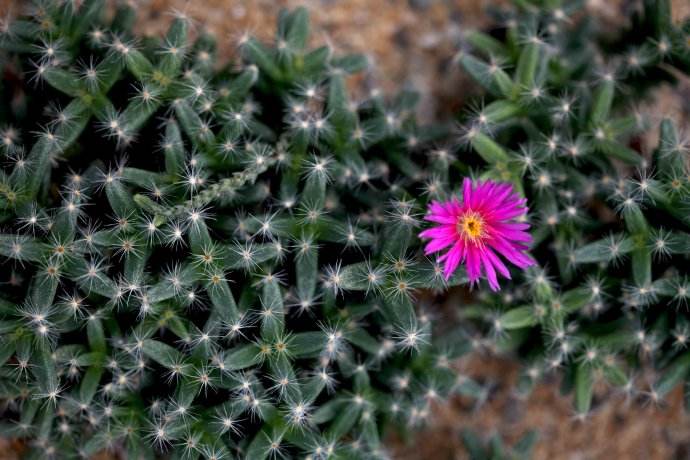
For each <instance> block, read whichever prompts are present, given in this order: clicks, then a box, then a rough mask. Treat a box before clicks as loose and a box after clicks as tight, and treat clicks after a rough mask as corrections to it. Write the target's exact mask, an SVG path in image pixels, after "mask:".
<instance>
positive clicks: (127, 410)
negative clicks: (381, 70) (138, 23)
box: [0, 0, 475, 459]
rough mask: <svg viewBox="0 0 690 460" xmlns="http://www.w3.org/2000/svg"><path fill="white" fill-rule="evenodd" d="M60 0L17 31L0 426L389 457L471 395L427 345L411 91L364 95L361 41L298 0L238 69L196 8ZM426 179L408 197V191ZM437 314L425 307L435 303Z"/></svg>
mask: <svg viewBox="0 0 690 460" xmlns="http://www.w3.org/2000/svg"><path fill="white" fill-rule="evenodd" d="M77 3H78V2H62V1H41V2H39V3H37V4H36V5H35V7H34V9H33V16H31V17H26V18H20V19H17V20H14V21H12V22H10V23H9V24H8V27H7V30H6V31H5V32H4V33H3V36H2V42H1V47H2V49H3V50H4V51H3V53H2V70H3V73H4V75H5V76H6V77H5V78H4V80H3V92H2V100H1V104H2V108H1V109H0V117H1V120H0V121H1V122H2V123H3V124H4V125H5V128H4V130H3V131H2V147H1V148H2V159H3V163H4V164H5V167H3V169H2V172H1V173H0V174H1V175H0V219H1V220H2V223H3V232H2V234H1V235H0V254H1V255H2V261H3V268H2V276H3V282H5V283H6V284H5V285H4V286H3V288H2V293H1V295H0V330H1V331H2V339H1V342H0V400H1V401H2V402H3V404H2V422H0V433H2V435H4V436H13V437H20V438H23V439H25V440H26V441H28V444H29V447H30V450H29V453H28V456H29V458H45V456H49V457H55V458H72V457H76V456H79V455H83V456H89V455H91V454H94V453H96V452H98V451H101V450H103V449H113V450H120V451H125V452H126V453H127V454H128V455H129V458H153V457H155V456H158V455H164V454H166V455H170V456H171V457H172V458H198V457H203V458H214V459H218V458H227V457H232V456H239V457H246V458H251V459H259V458H265V457H276V456H285V457H304V456H309V458H314V459H316V458H331V457H333V458H336V457H337V458H372V457H380V456H384V452H383V450H382V448H381V444H380V442H381V441H380V439H381V436H382V435H383V434H384V427H385V426H386V424H387V422H388V421H390V420H395V421H400V422H403V423H405V424H410V425H415V424H417V423H420V422H422V421H423V420H424V419H425V418H426V417H427V416H428V415H429V407H430V403H431V402H432V401H434V400H436V399H439V398H443V397H445V396H446V395H447V394H449V393H452V392H455V391H460V392H463V393H466V394H471V393H473V392H474V391H475V390H474V389H475V386H474V384H473V383H472V382H471V381H469V380H467V379H456V375H455V373H454V372H453V371H452V370H451V368H450V365H449V362H450V360H452V359H453V358H454V357H456V356H457V355H458V354H460V353H462V352H463V350H464V349H465V347H464V345H463V343H464V342H463V340H462V338H461V337H458V336H457V335H456V336H455V337H453V340H452V341H451V342H450V343H447V344H445V345H443V347H442V348H439V347H438V346H435V345H432V343H431V332H432V331H431V329H432V327H431V323H430V322H429V320H428V315H426V314H424V315H423V316H417V314H416V313H415V306H414V302H413V300H414V297H413V294H415V292H416V289H417V288H420V287H425V288H432V289H436V290H437V289H441V288H445V287H446V286H447V285H448V284H459V283H461V282H462V281H463V277H462V276H461V275H458V276H456V277H455V278H453V279H451V280H450V283H446V282H445V281H444V280H443V279H442V277H441V276H440V270H439V268H438V267H437V266H435V265H434V264H432V263H431V262H429V261H428V260H426V259H424V258H421V257H419V254H418V250H417V244H418V242H417V239H416V237H415V234H416V231H417V227H418V226H419V224H420V221H419V217H420V213H421V211H422V209H421V208H420V207H419V205H418V204H417V203H416V201H415V200H413V199H412V197H413V196H414V194H416V193H417V192H416V190H417V188H418V187H419V186H420V181H421V180H425V179H427V177H428V174H426V173H425V172H424V171H425V169H424V168H425V167H424V166H422V165H424V164H425V163H426V159H425V158H424V157H423V156H422V155H420V153H419V150H418V149H419V148H421V147H422V146H424V145H426V144H427V143H428V142H432V141H434V139H433V138H431V137H429V138H427V137H425V135H422V134H419V135H418V134H416V133H417V132H420V133H423V132H428V133H431V132H434V130H425V129H421V128H419V127H417V125H416V123H415V121H414V118H413V116H412V109H413V105H414V102H415V99H416V98H415V97H414V95H412V94H408V93H403V94H401V95H400V97H398V98H397V99H396V100H394V101H392V102H391V103H386V102H385V101H383V100H382V99H381V98H379V97H373V98H371V99H367V100H365V101H361V102H355V101H352V100H351V99H350V97H349V96H348V93H347V90H346V78H347V75H348V74H350V73H353V72H357V71H359V70H361V69H362V68H363V67H364V64H365V61H364V59H363V58H362V57H361V56H343V57H341V56H334V55H332V52H331V50H330V49H329V48H328V47H322V48H317V49H309V48H307V47H306V42H307V36H308V29H309V25H308V17H307V13H306V12H305V11H304V10H303V9H298V10H295V11H290V12H288V11H284V12H282V13H281V15H280V18H279V21H278V32H277V36H276V40H275V43H273V44H271V45H267V44H263V43H260V42H259V41H257V40H255V39H254V38H250V37H247V38H245V39H243V40H242V41H241V43H240V48H239V51H240V53H241V59H240V62H238V63H237V64H238V65H228V66H226V67H224V68H220V69H219V68H218V64H217V62H216V60H215V43H214V41H213V39H212V38H211V37H209V36H207V35H203V34H201V35H200V36H199V37H198V38H197V39H196V40H195V41H194V42H190V41H189V39H188V36H189V35H190V21H189V19H188V18H187V17H185V16H184V15H181V14H176V15H175V16H174V18H173V20H172V24H171V26H170V29H169V31H168V33H167V34H166V36H165V37H164V38H163V39H162V40H145V41H142V40H139V39H138V38H137V37H135V36H133V35H132V32H131V31H130V27H131V25H132V22H133V19H134V11H133V10H132V9H131V8H130V7H127V6H122V7H120V8H119V9H118V10H117V12H116V14H115V17H114V19H113V20H112V22H109V21H107V20H106V19H105V18H104V17H103V11H104V10H105V8H104V2H103V1H102V0H86V1H84V2H81V3H82V4H81V6H78V7H76V6H74V5H76V4H77ZM408 189H409V190H411V191H412V192H411V193H412V194H408V192H407V191H406V190H408ZM420 308H421V307H420Z"/></svg>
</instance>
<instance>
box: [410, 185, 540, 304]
mask: <svg viewBox="0 0 690 460" xmlns="http://www.w3.org/2000/svg"><path fill="white" fill-rule="evenodd" d="M526 202H527V200H526V199H524V198H520V197H519V196H518V195H517V194H516V193H515V192H514V191H513V186H512V185H511V184H508V183H500V182H493V181H490V180H487V181H485V182H481V181H479V182H477V183H475V184H473V183H472V181H471V180H470V179H468V178H465V179H464V180H463V182H462V202H461V201H460V200H458V198H457V197H453V198H451V199H450V201H446V202H442V203H439V202H437V201H433V202H432V203H431V204H430V205H429V212H428V214H427V215H426V217H424V219H425V220H428V221H431V222H435V223H436V224H438V225H436V226H435V227H432V228H430V229H428V230H424V231H423V232H421V233H420V234H419V236H420V237H421V238H428V239H430V240H431V241H429V242H428V243H427V245H426V247H425V248H424V252H425V254H427V255H429V254H432V253H435V252H441V251H443V250H445V249H448V250H447V251H446V252H445V254H443V255H441V256H440V257H439V258H438V261H439V262H443V263H444V269H443V274H444V276H445V277H446V279H448V278H450V277H451V275H452V274H453V272H454V271H455V269H456V268H458V265H460V264H461V263H464V264H466V267H467V276H468V278H469V280H470V283H473V284H474V283H476V282H477V281H478V280H479V277H480V276H481V275H482V271H483V272H484V273H485V274H486V278H487V279H488V281H489V286H490V287H491V289H492V290H493V291H498V290H499V289H500V286H499V285H498V278H497V276H496V272H498V273H500V274H501V275H503V276H504V277H505V278H508V279H510V272H509V271H508V268H506V265H505V263H504V262H503V260H501V257H503V258H505V259H506V260H507V261H509V262H510V263H512V264H513V265H516V266H518V267H520V268H522V269H524V268H527V267H529V266H530V265H532V264H534V260H533V259H532V258H531V257H530V256H529V255H527V254H526V251H527V249H528V246H527V245H528V244H529V243H530V242H531V241H532V237H531V236H530V234H529V233H528V232H527V230H528V229H529V224H527V223H523V222H518V221H517V220H516V219H517V218H519V217H522V216H524V215H525V214H526V213H527V207H526V206H525V203H526ZM499 255H500V256H501V257H499Z"/></svg>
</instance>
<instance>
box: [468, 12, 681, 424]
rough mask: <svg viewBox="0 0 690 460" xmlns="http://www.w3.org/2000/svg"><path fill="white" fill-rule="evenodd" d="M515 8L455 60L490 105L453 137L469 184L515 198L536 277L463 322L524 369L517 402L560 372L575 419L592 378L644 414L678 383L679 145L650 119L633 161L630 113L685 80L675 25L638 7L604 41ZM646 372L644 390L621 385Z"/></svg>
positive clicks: (572, 21)
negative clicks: (460, 141) (529, 229)
mask: <svg viewBox="0 0 690 460" xmlns="http://www.w3.org/2000/svg"><path fill="white" fill-rule="evenodd" d="M519 3H520V5H521V6H519V7H517V8H516V9H515V10H514V11H513V12H512V13H511V15H510V16H509V19H507V20H506V24H508V26H507V27H506V28H504V29H501V30H499V31H497V32H496V34H495V36H489V35H484V34H482V33H474V34H470V35H469V36H468V41H469V44H470V45H471V46H472V47H473V48H474V50H475V51H474V52H473V53H471V54H470V53H463V54H461V55H460V57H459V60H460V62H461V64H462V65H463V67H464V68H465V70H466V71H467V72H469V73H470V74H471V75H472V76H473V77H474V78H475V79H476V80H477V81H478V82H479V83H481V84H482V85H483V86H484V88H485V89H486V90H487V91H488V93H489V95H490V99H489V100H488V101H487V103H486V105H485V106H484V107H483V108H481V109H480V110H479V111H478V113H477V114H474V115H472V117H471V118H470V119H469V120H468V121H467V126H468V128H467V129H466V131H465V135H464V138H465V140H466V142H467V144H469V146H470V147H471V148H472V149H473V150H474V151H475V152H476V153H477V154H478V155H479V156H480V157H481V159H482V160H483V163H484V164H486V169H485V172H484V173H483V175H485V176H489V177H497V178H503V179H505V180H511V181H513V182H514V183H515V184H516V186H517V187H519V188H521V189H522V190H524V192H525V194H526V196H527V197H528V199H529V205H530V210H531V214H532V221H533V236H534V240H535V241H534V244H533V249H532V253H533V254H534V255H535V257H536V258H537V260H538V261H539V263H540V265H541V267H540V268H537V269H534V270H530V271H529V272H528V273H526V276H524V277H523V278H522V283H518V284H516V287H515V288H514V289H513V290H510V291H508V292H504V293H502V294H501V295H500V296H488V295H484V294H483V293H482V295H480V298H479V302H478V303H479V304H481V305H477V306H476V307H475V308H471V309H468V310H464V312H465V313H466V316H467V317H468V318H470V317H473V318H483V319H485V320H486V323H485V324H486V327H487V329H491V330H492V331H493V332H492V333H493V334H494V338H495V344H496V346H497V347H498V348H502V349H511V350H516V351H518V352H519V353H520V354H521V356H522V357H524V358H525V359H526V360H527V361H529V364H528V366H527V371H526V373H525V377H524V379H523V381H522V383H521V385H522V388H523V390H524V389H527V388H529V387H530V386H531V384H532V383H533V382H534V380H535V379H536V378H538V377H539V376H540V375H542V374H543V373H545V372H551V371H553V370H555V369H562V370H563V375H564V376H565V378H564V389H566V390H570V389H574V396H575V397H574V399H575V405H576V409H577V411H578V413H580V414H586V413H587V412H588V411H589V410H590V408H591V402H592V394H593V391H592V387H593V384H594V382H595V381H596V380H597V379H600V378H603V379H605V380H606V381H608V382H609V383H610V384H612V385H615V386H619V387H622V388H624V389H625V390H626V391H632V392H637V391H640V392H641V391H644V392H646V393H647V394H649V395H651V398H652V399H654V400H656V399H657V398H661V397H663V396H664V395H665V394H666V393H667V392H668V391H670V390H671V389H672V388H673V387H674V386H675V385H676V384H678V383H681V382H683V381H685V380H686V379H687V378H688V377H689V375H688V371H689V370H690V358H688V356H690V355H689V354H688V351H687V350H686V345H687V342H688V337H690V335H688V332H689V329H688V315H687V304H688V299H689V298H690V291H688V288H690V285H688V281H687V276H688V256H689V255H690V217H689V214H688V210H689V209H690V183H689V177H690V176H689V175H688V174H689V172H690V170H689V168H688V165H689V163H688V144H687V141H686V140H685V139H683V138H682V137H680V135H679V134H678V132H677V129H676V127H674V125H673V122H671V121H669V120H664V121H663V122H662V123H661V139H660V141H659V146H658V148H657V149H656V150H655V151H654V152H640V151H638V148H637V147H636V146H637V145H639V138H638V137H637V135H638V134H639V133H640V132H641V131H642V130H643V129H647V128H649V126H648V125H646V124H645V123H644V118H645V117H644V114H637V113H635V112H634V111H633V110H631V108H634V107H635V106H637V105H639V104H641V103H642V102H643V101H644V100H645V99H644V98H645V96H646V95H649V94H650V90H651V89H653V88H654V87H655V86H658V85H659V84H660V83H661V82H663V81H668V82H671V83H672V82H673V81H674V80H675V78H676V77H677V76H678V75H680V74H682V73H683V72H687V71H688V69H689V68H690V67H688V66H689V65H690V40H689V39H690V34H689V30H688V27H687V24H686V25H674V24H673V23H672V21H671V17H670V5H669V2H667V1H645V2H644V8H643V9H642V10H640V11H638V12H637V13H636V15H635V18H634V26H633V28H632V29H630V30H619V31H611V30H602V28H601V27H600V25H598V24H597V23H596V20H595V19H594V18H593V17H592V16H590V15H586V14H584V13H583V11H581V6H582V5H581V2H548V3H549V4H553V5H552V6H549V7H543V6H541V7H539V8H538V7H537V6H536V4H537V3H538V2H519ZM533 3H534V5H533ZM487 312H491V313H489V314H487ZM647 366H653V367H655V368H656V369H658V378H657V380H656V381H655V382H651V387H650V386H648V385H649V383H645V382H637V381H634V380H633V379H631V377H630V376H631V375H633V374H634V373H635V372H636V371H637V370H638V369H640V368H641V367H647Z"/></svg>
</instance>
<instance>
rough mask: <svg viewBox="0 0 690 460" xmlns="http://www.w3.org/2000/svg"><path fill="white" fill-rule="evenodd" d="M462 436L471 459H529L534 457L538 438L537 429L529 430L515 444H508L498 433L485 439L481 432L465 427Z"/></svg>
mask: <svg viewBox="0 0 690 460" xmlns="http://www.w3.org/2000/svg"><path fill="white" fill-rule="evenodd" d="M461 437H462V443H463V446H464V447H465V449H467V453H468V455H469V458H470V460H523V459H528V458H531V457H532V449H533V447H534V444H535V443H536V441H537V438H538V436H537V432H536V431H528V432H527V433H525V434H524V435H522V437H521V438H520V439H519V440H517V442H515V445H513V446H506V444H505V442H504V440H503V439H501V437H500V436H499V435H498V434H497V433H494V434H492V435H491V436H490V437H489V438H488V439H487V440H484V439H482V436H481V435H480V434H479V433H475V432H474V431H472V430H468V429H464V430H463V431H462V433H461Z"/></svg>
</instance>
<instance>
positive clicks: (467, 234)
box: [458, 211, 485, 243]
mask: <svg viewBox="0 0 690 460" xmlns="http://www.w3.org/2000/svg"><path fill="white" fill-rule="evenodd" d="M458 233H459V234H460V236H461V237H462V238H463V239H464V240H465V241H467V240H469V241H471V242H473V243H476V242H477V241H479V240H481V239H482V238H483V237H484V233H485V228H484V219H482V216H481V215H480V214H479V213H477V212H474V211H467V212H466V213H465V214H463V215H462V216H461V217H460V219H459V220H458Z"/></svg>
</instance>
